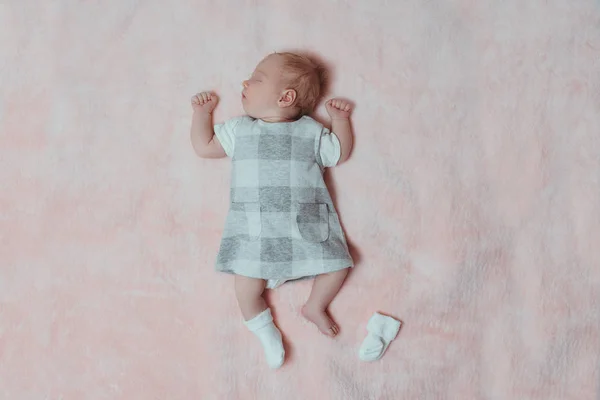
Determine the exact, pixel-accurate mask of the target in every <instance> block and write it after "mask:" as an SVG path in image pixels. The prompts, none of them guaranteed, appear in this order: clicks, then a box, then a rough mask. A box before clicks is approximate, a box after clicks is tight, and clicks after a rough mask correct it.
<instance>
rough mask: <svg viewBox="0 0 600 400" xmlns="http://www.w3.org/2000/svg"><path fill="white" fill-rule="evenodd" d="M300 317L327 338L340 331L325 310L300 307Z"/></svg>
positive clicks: (307, 306)
mask: <svg viewBox="0 0 600 400" xmlns="http://www.w3.org/2000/svg"><path fill="white" fill-rule="evenodd" d="M302 316H303V317H304V318H306V319H307V320H309V321H310V322H312V323H313V324H315V325H316V326H317V328H319V330H320V331H321V332H322V333H323V334H325V335H327V336H330V337H334V336H335V335H337V334H338V333H339V331H340V330H339V328H338V326H337V325H336V324H335V322H333V321H332V320H331V318H329V316H328V315H327V313H326V312H325V310H320V309H318V308H314V307H311V306H309V305H305V306H304V307H302Z"/></svg>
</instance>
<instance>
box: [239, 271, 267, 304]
mask: <svg viewBox="0 0 600 400" xmlns="http://www.w3.org/2000/svg"><path fill="white" fill-rule="evenodd" d="M266 284H267V281H265V280H264V279H259V278H250V277H248V276H242V275H236V276H235V294H236V296H237V297H238V298H247V297H256V296H261V295H262V294H263V292H264V291H265V286H266Z"/></svg>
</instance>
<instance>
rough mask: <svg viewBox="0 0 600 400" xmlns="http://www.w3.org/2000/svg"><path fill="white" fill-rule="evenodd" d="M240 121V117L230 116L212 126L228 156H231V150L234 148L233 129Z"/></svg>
mask: <svg viewBox="0 0 600 400" xmlns="http://www.w3.org/2000/svg"><path fill="white" fill-rule="evenodd" d="M240 121H241V118H232V119H230V120H227V121H225V122H223V123H222V124H216V125H215V126H214V130H215V136H216V137H217V139H218V140H219V143H221V146H222V147H223V150H225V154H227V156H228V157H232V156H233V150H234V149H235V130H236V128H237V126H238V125H239V123H240Z"/></svg>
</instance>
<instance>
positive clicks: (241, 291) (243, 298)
mask: <svg viewBox="0 0 600 400" xmlns="http://www.w3.org/2000/svg"><path fill="white" fill-rule="evenodd" d="M266 284H267V282H266V281H265V280H263V279H256V278H248V277H247V276H241V275H236V276H235V295H236V297H237V300H238V304H239V305H240V310H242V315H243V316H244V319H245V320H246V321H249V320H251V319H252V318H254V317H256V316H257V315H258V314H260V313H261V312H263V311H265V310H266V309H267V303H265V299H264V298H263V297H262V295H263V292H264V291H265V285H266Z"/></svg>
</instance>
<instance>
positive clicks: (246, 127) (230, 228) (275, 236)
mask: <svg viewBox="0 0 600 400" xmlns="http://www.w3.org/2000/svg"><path fill="white" fill-rule="evenodd" d="M323 129H324V128H323V126H322V125H321V124H319V123H318V122H317V121H315V120H313V119H312V118H310V117H303V118H301V119H300V120H298V121H294V122H285V123H266V122H263V121H261V120H254V119H252V118H249V117H245V118H243V119H241V122H240V123H239V124H238V125H237V126H236V130H235V145H234V150H233V154H232V164H233V167H232V181H231V194H230V200H231V204H230V209H229V214H228V216H227V221H226V223H225V229H224V232H223V238H222V241H221V246H220V249H219V253H218V256H217V265H216V268H217V270H218V271H222V272H228V273H233V274H238V275H243V276H248V277H252V278H262V279H285V280H293V279H299V278H306V277H312V276H315V275H319V274H323V273H327V272H334V271H337V270H340V269H344V268H347V267H351V266H352V265H353V261H352V258H351V256H350V254H349V252H348V245H347V243H346V239H345V236H344V233H343V232H342V227H341V226H340V221H339V218H338V214H337V212H336V210H335V207H334V205H333V202H332V201H331V196H330V195H329V192H328V190H327V187H326V186H325V182H324V180H323V172H324V167H323V163H322V161H321V158H320V156H319V153H320V152H319V146H320V144H321V137H322V134H323V132H324V130H323Z"/></svg>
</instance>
